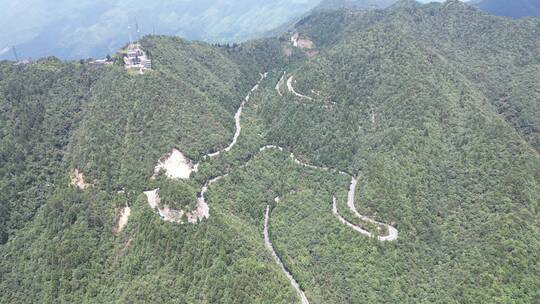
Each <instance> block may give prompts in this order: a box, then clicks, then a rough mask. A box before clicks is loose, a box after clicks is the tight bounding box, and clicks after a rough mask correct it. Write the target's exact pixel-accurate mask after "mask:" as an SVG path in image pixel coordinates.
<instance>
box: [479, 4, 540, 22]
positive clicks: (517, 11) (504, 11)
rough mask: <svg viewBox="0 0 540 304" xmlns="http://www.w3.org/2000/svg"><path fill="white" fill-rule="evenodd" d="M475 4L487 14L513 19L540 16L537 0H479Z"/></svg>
mask: <svg viewBox="0 0 540 304" xmlns="http://www.w3.org/2000/svg"><path fill="white" fill-rule="evenodd" d="M473 4H474V5H475V6H476V7H478V8H479V9H481V10H483V11H485V12H488V13H490V14H493V15H498V16H508V17H512V18H521V17H527V16H540V2H539V1H537V0H512V1H508V0H477V1H474V3H473Z"/></svg>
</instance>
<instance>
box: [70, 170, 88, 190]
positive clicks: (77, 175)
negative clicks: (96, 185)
mask: <svg viewBox="0 0 540 304" xmlns="http://www.w3.org/2000/svg"><path fill="white" fill-rule="evenodd" d="M70 184H71V185H72V186H75V187H77V188H79V189H81V190H86V189H88V188H90V187H91V186H92V185H91V184H87V183H86V182H85V181H84V174H83V173H82V172H81V171H79V169H75V170H73V172H71V183H70Z"/></svg>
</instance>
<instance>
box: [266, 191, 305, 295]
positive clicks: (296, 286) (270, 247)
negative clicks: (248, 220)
mask: <svg viewBox="0 0 540 304" xmlns="http://www.w3.org/2000/svg"><path fill="white" fill-rule="evenodd" d="M276 201H279V198H276ZM269 220H270V206H266V213H265V216H264V233H263V234H264V245H265V246H266V249H268V250H269V251H270V252H271V253H272V257H273V258H274V261H276V264H278V266H279V267H280V268H281V271H283V273H285V275H286V276H287V278H288V279H289V281H290V282H291V285H292V287H293V288H294V289H295V290H296V292H297V293H298V296H299V297H300V299H301V301H302V304H309V301H308V299H307V297H306V294H305V293H304V291H303V290H302V288H300V285H299V284H298V282H296V280H295V279H294V277H293V276H292V274H291V273H290V272H289V271H288V270H287V268H285V265H283V262H281V259H280V258H279V256H278V254H277V252H276V250H275V249H274V246H273V245H272V241H271V240H270V234H269V233H268V222H269Z"/></svg>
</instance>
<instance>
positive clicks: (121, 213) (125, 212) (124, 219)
mask: <svg viewBox="0 0 540 304" xmlns="http://www.w3.org/2000/svg"><path fill="white" fill-rule="evenodd" d="M130 214H131V208H130V207H129V206H125V207H124V208H121V209H119V210H118V211H117V220H116V225H115V227H114V231H115V233H120V232H122V230H123V229H124V227H126V225H127V223H128V220H129V215H130Z"/></svg>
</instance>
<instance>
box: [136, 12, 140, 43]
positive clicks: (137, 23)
mask: <svg viewBox="0 0 540 304" xmlns="http://www.w3.org/2000/svg"><path fill="white" fill-rule="evenodd" d="M135 31H136V32H137V42H139V40H141V35H140V33H141V32H140V31H139V22H137V17H135Z"/></svg>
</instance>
